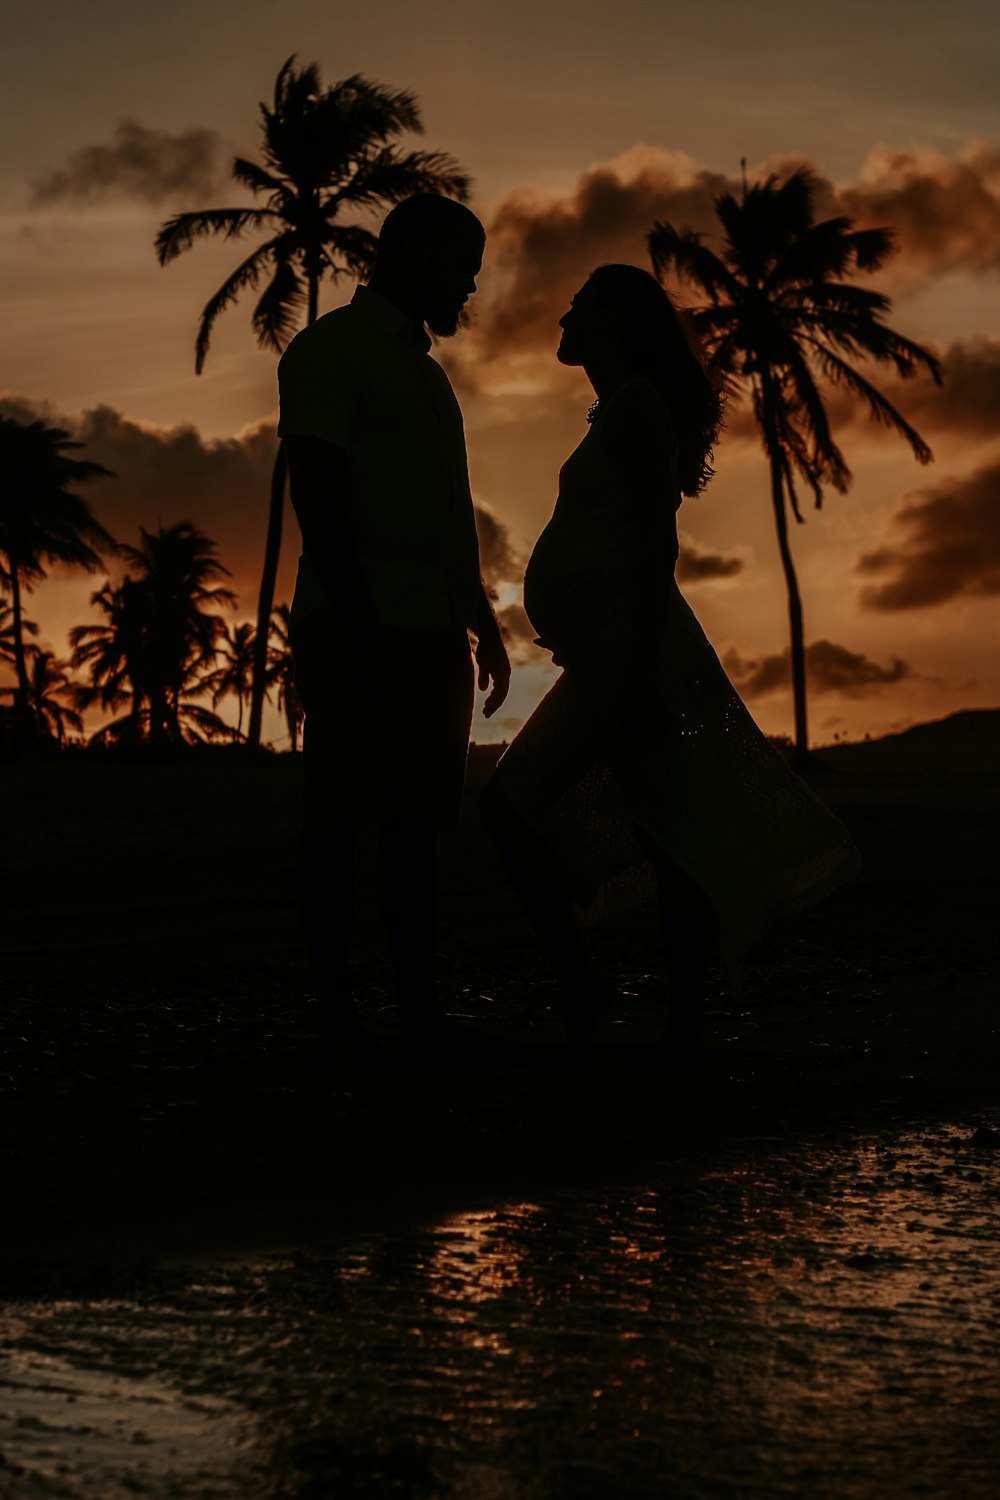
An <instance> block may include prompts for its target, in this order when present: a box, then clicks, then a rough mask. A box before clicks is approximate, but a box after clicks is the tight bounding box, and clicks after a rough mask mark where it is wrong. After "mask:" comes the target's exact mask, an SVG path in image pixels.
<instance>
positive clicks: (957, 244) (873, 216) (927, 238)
mask: <svg viewBox="0 0 1000 1500" xmlns="http://www.w3.org/2000/svg"><path fill="white" fill-rule="evenodd" d="M832 201H833V207H834V209H835V211H836V212H838V213H844V214H847V215H848V216H849V217H850V218H852V219H856V220H857V221H858V224H859V227H867V226H873V225H889V226H890V227H892V228H893V229H895V231H896V240H897V245H898V247H899V255H898V257H896V258H895V260H894V261H893V262H891V263H890V264H891V265H893V266H894V267H895V269H896V270H897V271H898V272H902V273H903V274H905V275H907V276H918V277H919V276H927V275H935V276H939V275H941V274H943V273H944V272H946V271H954V270H959V269H964V270H972V271H995V270H997V269H1000V143H998V142H995V141H980V140H972V141H967V142H965V143H964V145H962V146H960V147H959V149H958V150H957V151H956V153H955V155H954V156H948V155H947V154H946V153H945V152H944V151H940V150H938V149H937V148H936V147H932V146H915V147H911V148H909V149H905V150H897V149H895V148H893V147H890V146H878V147H877V148H876V149H875V150H874V151H873V152H872V153H871V154H870V155H869V157H868V159H867V160H866V162H865V164H864V166H863V167H862V170H861V174H860V178H859V180H858V181H857V182H855V183H846V184H843V185H841V186H839V187H838V188H836V189H835V190H834V192H833V195H832ZM879 274H880V275H881V274H882V273H881V272H880V273H879Z"/></svg>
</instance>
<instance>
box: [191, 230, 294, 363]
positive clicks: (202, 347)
mask: <svg viewBox="0 0 1000 1500" xmlns="http://www.w3.org/2000/svg"><path fill="white" fill-rule="evenodd" d="M277 243H278V241H277V240H276V239H274V240H268V242H267V244H265V245H259V246H258V247H257V249H256V250H254V251H253V253H252V254H250V255H248V256H247V258H246V260H244V261H241V262H240V264H239V265H238V266H237V267H236V270H235V271H233V272H232V274H231V275H229V276H227V277H226V279H225V281H224V282H223V283H222V285H221V286H220V287H219V290H218V291H217V292H216V293H215V295H214V296H213V297H210V298H209V300H208V301H207V302H206V304H205V306H204V308H203V310H202V314H201V321H200V322H199V324H198V337H197V339H196V340H195V346H194V369H195V374H196V375H200V374H201V372H202V370H203V369H204V367H205V358H206V356H207V354H208V346H209V344H210V342H211V338H212V329H213V328H214V326H215V320H216V318H217V317H218V316H219V314H220V313H223V312H225V310H226V308H227V307H228V306H229V305H230V303H232V302H235V301H236V299H237V297H238V296H239V294H240V292H242V291H244V290H245V289H246V288H247V287H255V286H256V285H257V283H258V282H259V280H260V278H261V276H262V275H263V274H264V271H265V269H266V266H267V263H268V261H269V260H270V259H271V258H272V256H273V254H274V247H275V245H276V244H277Z"/></svg>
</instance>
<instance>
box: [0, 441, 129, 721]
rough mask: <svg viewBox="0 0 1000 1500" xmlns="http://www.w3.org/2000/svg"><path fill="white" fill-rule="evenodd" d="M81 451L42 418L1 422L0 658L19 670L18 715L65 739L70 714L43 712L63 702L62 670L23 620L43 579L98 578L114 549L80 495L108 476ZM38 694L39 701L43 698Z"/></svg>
mask: <svg viewBox="0 0 1000 1500" xmlns="http://www.w3.org/2000/svg"><path fill="white" fill-rule="evenodd" d="M80 447H82V444H81V443H78V442H76V441H74V440H73V438H71V436H70V434H69V433H68V432H66V431H65V429H63V428H61V427H50V426H48V424H47V423H45V422H44V421H42V420H41V419H40V418H39V419H37V420H35V421H31V422H19V421H17V420H16V419H15V418H13V417H2V416H0V586H2V587H3V589H4V590H5V591H6V592H7V593H8V594H9V596H10V602H9V604H4V605H3V606H2V613H0V658H3V659H5V660H6V661H7V662H8V663H9V664H10V665H11V666H12V667H13V669H14V676H15V680H16V683H17V686H16V688H15V689H14V695H13V696H14V712H15V714H16V715H17V716H18V717H19V718H20V719H21V720H22V721H26V722H40V723H41V724H43V725H49V726H50V727H51V726H52V725H55V726H56V727H57V733H58V737H59V738H61V737H62V734H63V730H64V726H65V724H67V723H68V724H72V723H73V718H72V713H71V711H69V717H67V716H66V715H67V711H66V710H63V717H62V718H60V717H59V713H58V711H57V710H56V709H55V708H52V707H49V708H47V709H43V708H40V706H39V704H40V701H49V702H50V703H55V702H57V701H58V689H57V685H56V684H57V678H58V668H57V666H56V664H55V663H54V658H51V653H48V656H49V658H50V660H49V661H48V664H47V665H46V664H45V662H44V660H42V658H44V657H45V655H46V653H41V652H39V650H38V648H37V647H35V646H32V645H31V644H29V643H26V641H25V636H26V635H35V634H37V627H36V626H35V625H33V624H32V623H31V622H30V621H27V620H26V619H25V616H24V591H25V590H26V589H30V588H32V587H33V586H34V585H35V584H36V583H38V582H39V581H40V580H41V579H42V578H44V577H45V572H46V568H47V567H48V566H51V565H52V564H62V565H64V566H68V567H74V568H83V569H84V570H85V571H86V572H88V573H93V572H94V571H95V570H96V569H97V568H99V567H100V565H101V554H102V553H104V552H111V551H114V550H115V541H114V538H113V537H112V536H111V535H110V534H109V533H108V532H107V531H106V530H105V529H104V527H103V526H102V525H101V524H100V522H99V521H98V520H97V519H96V517H95V516H94V513H93V511H92V510H91V508H90V506H89V505H88V504H87V502H86V500H84V499H83V498H82V497H81V496H80V495H78V494H77V493H76V489H77V486H79V485H81V484H85V483H87V482H89V481H91V480H94V479H98V478H101V477H110V472H111V471H110V470H109V469H106V468H104V466H103V465H102V464H98V463H93V462H92V461H90V460H89V459H83V458H77V457H75V456H74V452H73V450H75V449H79V448H80ZM39 694H40V695H41V698H40V699H39Z"/></svg>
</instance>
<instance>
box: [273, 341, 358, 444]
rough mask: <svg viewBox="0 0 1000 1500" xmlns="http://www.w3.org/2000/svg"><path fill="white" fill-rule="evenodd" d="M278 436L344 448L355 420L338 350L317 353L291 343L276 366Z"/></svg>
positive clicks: (305, 344) (310, 343)
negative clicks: (310, 438)
mask: <svg viewBox="0 0 1000 1500" xmlns="http://www.w3.org/2000/svg"><path fill="white" fill-rule="evenodd" d="M278 400H279V412H280V416H279V421H278V436H279V437H316V438H322V440H323V441H324V442H325V443H336V444H338V446H339V447H341V448H346V447H347V446H348V445H349V443H350V439H351V433H352V430H353V427H354V420H355V392H354V389H353V382H352V381H351V380H350V378H349V366H348V362H347V360H346V359H345V358H344V357H343V354H342V353H341V351H339V350H336V349H325V350H322V351H317V349H316V345H315V342H314V341H313V340H310V339H302V338H301V336H300V337H298V338H295V339H293V340H292V342H291V344H290V345H289V346H288V348H287V349H286V351H285V353H284V355H283V356H282V358H281V361H280V363H279V364H278Z"/></svg>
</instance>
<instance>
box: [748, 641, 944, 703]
mask: <svg viewBox="0 0 1000 1500" xmlns="http://www.w3.org/2000/svg"><path fill="white" fill-rule="evenodd" d="M722 664H723V666H724V667H725V669H726V671H727V672H728V674H729V677H730V679H731V681H732V683H733V686H734V687H736V688H737V689H738V690H739V692H740V693H741V694H742V695H743V696H744V697H745V698H763V697H766V696H767V694H768V693H776V692H779V691H781V692H787V691H788V690H789V689H790V687H791V683H792V668H791V656H790V652H789V649H788V647H787V646H786V647H785V649H784V651H775V652H773V653H771V654H770V655H765V656H743V655H742V654H741V653H740V652H739V651H736V650H733V651H730V652H728V654H727V655H726V656H725V657H723V662H722ZM914 675H915V673H914V671H913V669H912V667H911V666H910V665H909V663H908V662H905V661H902V660H901V659H900V658H899V657H894V658H893V660H892V663H891V665H890V666H888V667H882V666H879V664H878V663H877V662H874V661H872V660H870V658H869V657H867V656H865V655H864V654H863V653H862V652H859V651H850V650H848V648H847V647H846V646H838V645H837V644H836V643H835V642H833V641H813V642H812V644H811V645H809V646H807V647H806V676H807V677H808V680H809V685H810V686H811V688H812V689H813V691H814V692H816V693H829V694H837V695H839V696H840V697H842V698H865V697H868V696H870V695H871V694H873V693H879V692H881V691H882V689H883V688H884V687H887V686H890V685H891V684H893V683H896V682H902V681H903V680H904V679H907V678H912V677H913V676H914Z"/></svg>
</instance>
